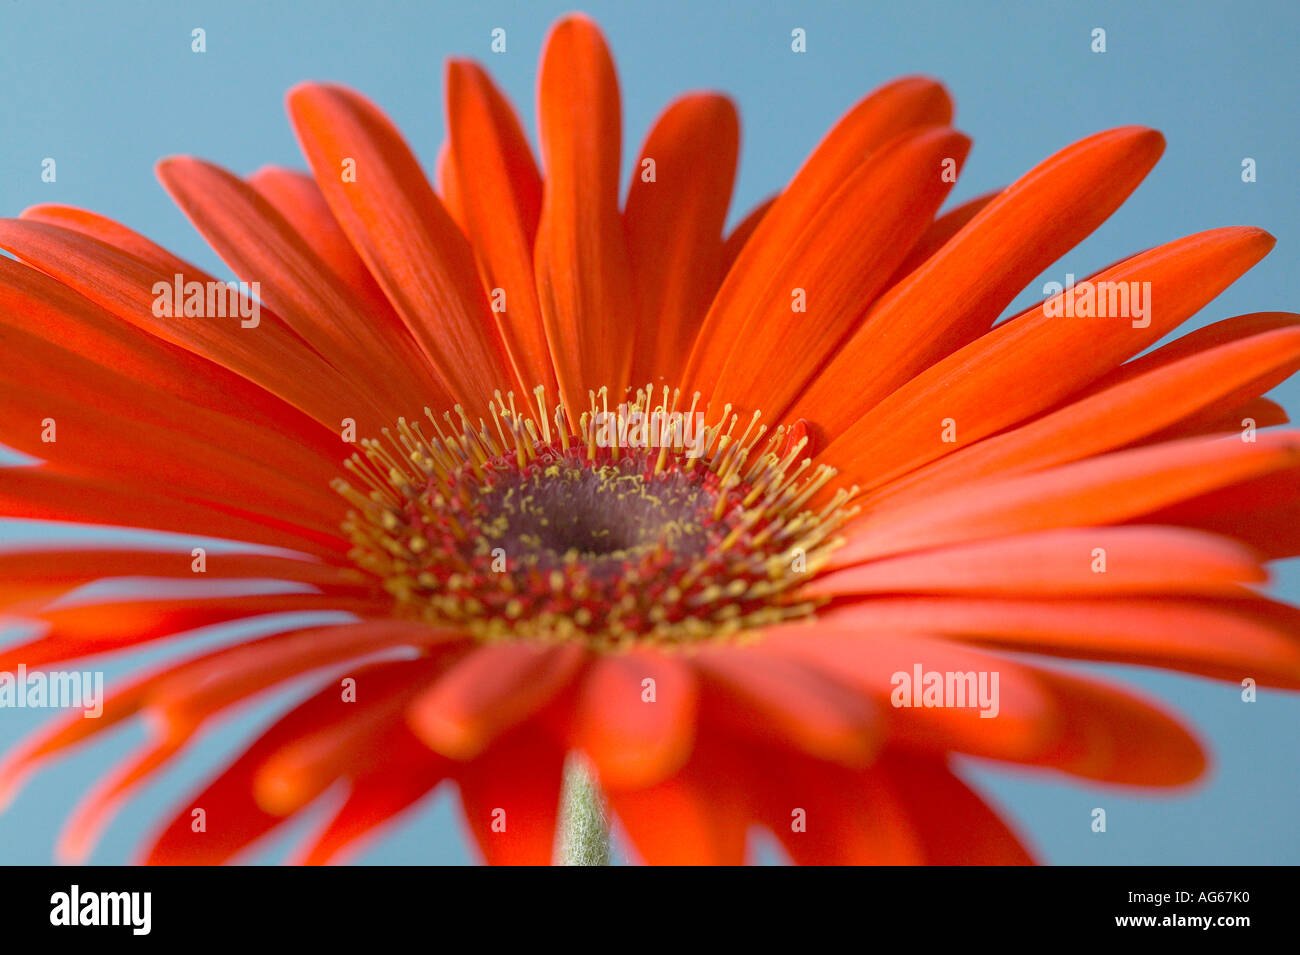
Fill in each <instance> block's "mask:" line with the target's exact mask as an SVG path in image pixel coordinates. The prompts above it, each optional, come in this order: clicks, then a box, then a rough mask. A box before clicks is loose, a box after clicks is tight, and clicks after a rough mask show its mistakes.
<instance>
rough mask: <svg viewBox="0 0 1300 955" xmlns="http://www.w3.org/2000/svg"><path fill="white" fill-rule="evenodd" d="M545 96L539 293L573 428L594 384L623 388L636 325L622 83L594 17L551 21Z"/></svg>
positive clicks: (540, 111) (541, 92) (541, 77)
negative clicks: (622, 175) (624, 186)
mask: <svg viewBox="0 0 1300 955" xmlns="http://www.w3.org/2000/svg"><path fill="white" fill-rule="evenodd" d="M537 101H538V106H537V127H538V136H539V138H540V140H541V150H542V166H543V169H544V171H545V185H544V190H543V192H544V194H543V199H542V214H541V220H540V222H539V224H538V228H537V247H536V250H535V258H534V267H535V269H536V275H537V296H538V300H539V302H540V303H541V308H542V318H543V320H544V322H545V324H546V337H547V340H548V342H549V343H550V352H551V360H552V362H553V363H554V365H555V371H556V377H557V378H558V379H559V383H560V394H561V396H562V398H563V402H564V406H565V409H566V411H567V412H568V415H569V420H570V424H571V425H572V424H575V423H576V421H577V415H578V414H580V413H581V411H582V410H583V409H584V408H585V407H586V405H587V392H588V390H589V389H597V388H600V387H601V386H602V385H608V386H609V387H610V388H612V389H614V394H615V396H619V395H621V394H622V388H623V387H624V386H625V385H626V384H627V383H628V372H629V370H630V365H631V358H632V350H631V347H630V346H631V343H632V338H633V335H634V334H635V329H636V327H637V321H638V315H637V311H636V299H635V297H634V295H633V291H632V275H631V270H630V266H629V263H628V255H627V243H626V241H625V239H624V236H623V222H622V218H621V216H620V215H619V210H618V180H619V163H620V158H619V156H620V152H619V147H620V143H621V141H622V139H621V137H622V129H621V122H622V121H621V118H620V112H619V95H618V79H617V77H616V76H615V75H614V63H613V61H612V60H611V59H610V55H609V50H608V49H607V48H606V46H605V41H604V38H603V37H602V36H601V34H600V30H599V28H598V27H597V26H596V25H595V24H594V23H593V22H592V21H591V20H589V19H587V18H586V17H583V16H577V15H573V16H568V17H566V18H564V19H563V20H560V21H559V22H558V23H557V24H556V25H555V26H554V27H552V29H551V32H550V35H549V36H548V37H547V39H546V45H545V47H544V48H543V50H542V61H541V66H540V68H539V74H538V80H537Z"/></svg>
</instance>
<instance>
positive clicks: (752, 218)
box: [722, 196, 779, 276]
mask: <svg viewBox="0 0 1300 955" xmlns="http://www.w3.org/2000/svg"><path fill="white" fill-rule="evenodd" d="M778 198H779V196H771V197H769V198H767V199H764V200H763V201H762V202H760V203H759V204H758V205H756V206H754V208H752V209H750V210H749V212H747V213H746V214H745V217H744V218H743V219H741V220H740V222H739V223H738V224H737V225H736V227H735V228H734V229H732V230H731V234H730V235H728V236H727V239H726V241H725V242H723V243H722V274H723V275H724V276H725V275H726V274H727V273H728V272H730V271H731V267H732V266H733V265H735V264H736V259H737V258H739V257H740V250H741V249H743V248H744V247H745V243H747V242H748V241H749V239H750V237H751V236H752V235H753V234H754V232H755V231H756V230H757V229H758V224H759V223H760V222H762V221H763V216H765V215H767V213H768V210H769V209H771V208H772V206H773V205H774V204H775V203H776V200H777V199H778Z"/></svg>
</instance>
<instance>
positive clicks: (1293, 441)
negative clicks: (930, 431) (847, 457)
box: [832, 432, 1300, 565]
mask: <svg viewBox="0 0 1300 955" xmlns="http://www.w3.org/2000/svg"><path fill="white" fill-rule="evenodd" d="M1258 438H1259V440H1258V441H1256V442H1254V443H1246V442H1243V441H1238V440H1233V439H1226V440H1224V439H1212V438H1189V439H1186V440H1183V441H1174V442H1169V443H1167V444H1161V445H1154V446H1152V447H1143V448H1136V449H1133V450H1131V451H1117V452H1114V453H1112V454H1104V455H1101V456H1099V457H1095V458H1090V459H1088V460H1085V461H1077V462H1074V463H1072V464H1066V465H1062V466H1061V467H1057V468H1051V469H1048V470H1046V471H1040V472H1036V473H1031V474H1026V475H1013V476H1011V477H1007V478H1001V479H994V480H989V481H985V482H982V483H980V484H978V485H976V486H974V487H971V486H967V485H961V486H958V487H956V488H950V489H949V490H947V491H945V492H944V493H943V494H934V495H931V496H929V497H927V498H925V499H924V500H920V501H915V502H909V503H904V504H901V505H900V506H898V507H897V508H882V509H880V510H879V511H876V512H871V513H869V514H868V515H867V516H866V517H865V518H863V519H861V520H859V521H856V522H854V524H853V525H851V527H852V530H851V532H850V533H851V535H852V537H851V539H850V541H849V543H848V544H846V545H845V546H844V547H843V548H841V549H840V550H838V551H836V552H835V554H834V556H833V558H832V559H833V561H834V562H835V564H836V565H847V564H850V563H858V562H860V561H863V560H866V559H869V558H872V557H879V556H884V555H886V554H897V553H902V552H903V551H907V550H920V549H922V548H930V547H937V546H940V545H944V544H955V543H959V542H962V541H973V540H979V539H981V538H987V537H1003V536H1006V535H1007V534H1019V533H1024V532H1026V531H1034V530H1046V529H1047V528H1051V527H1087V526H1090V525H1094V524H1117V523H1121V522H1125V521H1129V520H1132V519H1134V518H1137V517H1139V516H1141V515H1144V514H1150V513H1151V512H1152V511H1155V510H1157V509H1159V508H1161V507H1165V506H1167V505H1170V504H1173V503H1176V502H1178V501H1181V500H1185V499H1187V498H1190V497H1195V496H1196V495H1197V494H1203V493H1206V492H1208V491H1211V490H1216V489H1218V488H1223V487H1228V486H1231V485H1233V484H1238V483H1240V482H1243V481H1247V480H1250V479H1252V478H1257V477H1260V476H1262V475H1264V474H1268V473H1270V472H1273V471H1277V470H1280V469H1282V468H1287V467H1293V466H1295V464H1296V463H1297V461H1298V460H1300V435H1297V434H1291V433H1288V432H1268V433H1265V434H1261V435H1259V436H1258ZM976 488H978V489H977V490H976Z"/></svg>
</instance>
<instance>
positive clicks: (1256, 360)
mask: <svg viewBox="0 0 1300 955" xmlns="http://www.w3.org/2000/svg"><path fill="white" fill-rule="evenodd" d="M1121 367H1123V366H1121ZM1146 368H1147V369H1148V370H1146V371H1145V373H1143V374H1139V375H1136V376H1132V377H1128V376H1126V377H1125V378H1124V379H1123V380H1122V381H1119V382H1118V383H1117V384H1114V385H1112V386H1111V387H1109V388H1106V389H1104V390H1100V391H1093V392H1092V393H1090V394H1089V395H1087V396H1085V397H1083V398H1081V399H1079V400H1078V401H1075V402H1073V403H1071V404H1067V405H1065V406H1064V407H1062V408H1060V409H1059V410H1057V411H1055V412H1052V413H1050V414H1047V415H1044V416H1043V417H1041V418H1037V419H1035V420H1033V421H1031V422H1029V423H1028V424H1026V425H1023V426H1021V427H1019V428H1015V429H1013V430H1011V431H1005V432H1003V433H1002V434H998V435H994V436H993V437H991V438H987V439H985V440H984V441H979V442H976V443H975V444H973V445H971V446H969V447H967V448H963V449H962V450H960V451H957V452H955V453H954V454H950V455H948V456H947V457H944V458H941V459H939V460H938V461H936V462H934V463H933V464H932V465H929V466H928V467H924V468H921V469H919V470H917V471H914V472H912V473H911V474H909V475H907V476H905V477H903V478H900V479H899V480H898V481H895V482H893V483H891V484H890V485H889V486H888V487H886V488H882V489H881V491H880V492H879V493H878V494H876V495H872V504H873V505H875V506H879V505H880V503H881V502H882V501H884V500H889V501H890V502H891V503H896V502H897V501H899V500H900V499H908V500H916V499H919V498H920V497H923V496H928V495H929V494H933V493H935V492H936V491H941V490H942V489H945V488H948V487H954V486H957V485H959V484H965V483H968V482H971V481H977V480H980V479H982V478H986V477H995V476H997V477H1002V476H1009V475H1011V474H1013V473H1020V472H1024V471H1029V470H1038V469H1041V468H1045V467H1050V466H1053V465H1057V464H1064V463H1067V462H1069V461H1076V460H1079V459H1080V458H1086V457H1090V456H1092V455H1095V454H1101V453H1104V452H1107V451H1111V450H1114V449H1116V448H1122V447H1124V446H1126V445H1130V444H1134V443H1136V442H1137V441H1139V440H1140V439H1143V438H1149V437H1151V436H1153V435H1158V434H1160V433H1161V432H1166V433H1168V432H1169V431H1170V429H1173V428H1175V426H1177V425H1179V424H1180V423H1184V422H1188V421H1192V422H1195V421H1196V420H1197V417H1198V415H1204V416H1207V418H1208V420H1213V418H1214V417H1215V416H1216V415H1218V414H1221V413H1222V412H1221V409H1223V408H1236V407H1238V406H1240V405H1241V404H1242V403H1243V402H1245V401H1247V400H1249V399H1250V398H1252V397H1257V396H1259V395H1261V394H1263V393H1264V392H1265V391H1268V390H1269V389H1270V388H1272V387H1274V386H1275V385H1277V384H1279V383H1281V382H1282V381H1284V380H1286V379H1287V378H1288V377H1290V376H1291V374H1293V373H1294V372H1295V371H1296V370H1297V369H1300V328H1295V327H1289V328H1281V329H1278V330H1277V331H1271V332H1264V333H1262V334H1259V335H1254V336H1251V337H1249V338H1243V339H1239V340H1237V341H1231V342H1227V343H1226V344H1223V345H1219V346H1217V347H1212V348H1209V349H1207V350H1205V351H1200V352H1191V353H1190V354H1188V355H1187V356H1186V357H1184V358H1177V359H1174V360H1172V361H1169V362H1162V363H1161V364H1159V365H1147V366H1146ZM1239 425H1240V422H1238V427H1239Z"/></svg>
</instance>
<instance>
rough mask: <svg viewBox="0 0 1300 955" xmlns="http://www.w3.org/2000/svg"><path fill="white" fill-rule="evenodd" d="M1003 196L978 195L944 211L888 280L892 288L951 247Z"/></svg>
mask: <svg viewBox="0 0 1300 955" xmlns="http://www.w3.org/2000/svg"><path fill="white" fill-rule="evenodd" d="M999 195H1001V191H1000V190H999V191H997V192H989V193H985V194H984V195H982V196H976V197H975V198H974V199H968V200H966V201H965V202H963V203H962V204H961V205H959V206H956V207H955V208H953V209H951V210H949V211H948V212H945V213H944V214H943V215H941V216H939V217H938V218H937V219H935V220H934V222H932V223H931V224H930V228H928V229H926V230H925V232H924V233H923V234H922V235H921V238H919V239H917V241H916V245H914V246H912V251H910V252H908V253H907V258H905V259H903V264H902V265H900V266H899V267H898V268H897V269H896V270H895V271H894V274H893V276H892V277H891V278H890V279H889V287H890V288H892V287H893V286H895V285H897V284H898V283H899V282H901V281H903V279H905V278H907V277H908V276H909V275H911V274H912V273H913V272H915V271H916V270H917V269H918V268H920V267H921V266H922V265H923V264H924V263H925V262H926V261H927V260H928V259H929V258H930V257H931V256H932V255H934V254H935V253H936V252H938V251H939V250H940V249H942V248H943V247H944V246H945V245H947V244H948V242H949V240H950V239H952V238H953V237H954V236H955V235H957V233H959V232H961V230H962V229H964V228H966V223H968V222H970V221H971V219H974V218H975V217H976V216H977V215H979V213H980V212H981V211H983V209H984V207H985V206H987V205H988V204H989V203H990V202H992V201H993V200H994V199H996V198H997V197H998V196H999Z"/></svg>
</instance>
